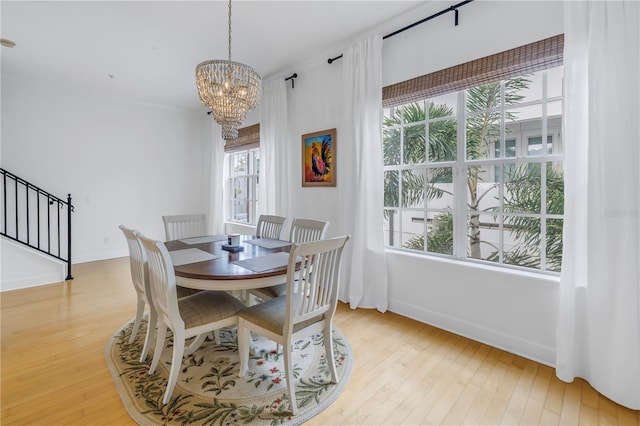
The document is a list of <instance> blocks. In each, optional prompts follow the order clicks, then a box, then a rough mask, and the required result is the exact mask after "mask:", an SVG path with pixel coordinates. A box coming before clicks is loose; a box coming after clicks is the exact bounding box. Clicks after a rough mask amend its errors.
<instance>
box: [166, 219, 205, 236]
mask: <svg viewBox="0 0 640 426" xmlns="http://www.w3.org/2000/svg"><path fill="white" fill-rule="evenodd" d="M162 221H163V223H164V233H165V238H166V240H167V241H171V240H178V239H180V238H190V237H201V236H203V235H206V233H207V219H206V216H205V215H204V214H181V215H172V216H162Z"/></svg>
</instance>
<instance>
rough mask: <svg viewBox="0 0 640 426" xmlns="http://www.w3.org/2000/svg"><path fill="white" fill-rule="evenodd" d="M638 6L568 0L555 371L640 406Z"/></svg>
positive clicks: (565, 377) (607, 395) (631, 406)
mask: <svg viewBox="0 0 640 426" xmlns="http://www.w3.org/2000/svg"><path fill="white" fill-rule="evenodd" d="M639 5H640V3H638V2H636V1H595V2H584V1H575V2H574V1H568V2H565V10H564V16H565V18H564V19H565V53H564V67H565V114H564V123H565V124H564V134H565V222H564V257H563V266H562V275H561V280H560V305H559V312H558V329H557V335H556V336H557V354H556V369H557V370H556V374H557V375H558V377H559V378H560V379H562V380H564V381H568V382H570V381H572V380H573V379H574V378H575V377H582V378H584V379H585V380H587V381H588V382H589V383H590V384H591V385H592V386H593V387H594V388H596V389H597V390H598V391H599V392H601V393H602V394H603V395H605V396H606V397H608V398H610V399H612V400H614V401H616V402H617V403H619V404H622V405H624V406H627V407H629V408H632V409H640V266H639V265H640V248H639V247H640V243H639V241H640V172H639V170H640V125H639V123H640V110H639V108H638V98H639V97H640V87H639V84H638V81H639V79H640V77H639V75H640V74H639V69H638V68H639V67H638V64H639V63H640V55H639V49H640V47H639V43H638V38H639V34H638V27H639V26H640V22H639V14H640V12H639Z"/></svg>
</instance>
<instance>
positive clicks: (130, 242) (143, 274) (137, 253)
mask: <svg viewBox="0 0 640 426" xmlns="http://www.w3.org/2000/svg"><path fill="white" fill-rule="evenodd" d="M119 228H120V230H121V231H122V233H123V234H124V237H125V239H126V240H127V246H128V247H129V266H130V268H131V281H133V285H134V287H135V289H136V291H137V292H138V293H140V294H143V295H145V298H146V296H147V295H148V294H149V288H148V286H149V280H148V276H147V275H148V270H147V256H146V253H145V252H144V248H143V247H142V245H141V244H140V242H139V241H138V238H137V237H136V235H135V232H136V231H135V230H133V229H130V228H127V227H126V226H124V225H120V226H119Z"/></svg>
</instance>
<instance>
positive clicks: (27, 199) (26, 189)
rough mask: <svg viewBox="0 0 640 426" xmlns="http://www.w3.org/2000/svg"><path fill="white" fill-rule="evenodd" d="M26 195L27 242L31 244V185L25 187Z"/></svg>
mask: <svg viewBox="0 0 640 426" xmlns="http://www.w3.org/2000/svg"><path fill="white" fill-rule="evenodd" d="M24 196H25V200H26V203H27V243H29V244H30V243H31V240H30V239H29V235H30V233H29V228H30V226H29V185H27V186H26V187H25V190H24Z"/></svg>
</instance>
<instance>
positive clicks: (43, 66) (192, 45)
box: [0, 0, 425, 109]
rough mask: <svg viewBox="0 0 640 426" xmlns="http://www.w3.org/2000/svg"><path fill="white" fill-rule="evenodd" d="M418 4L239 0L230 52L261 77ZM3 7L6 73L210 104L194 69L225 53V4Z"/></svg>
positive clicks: (166, 101)
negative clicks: (10, 44)
mask: <svg viewBox="0 0 640 426" xmlns="http://www.w3.org/2000/svg"><path fill="white" fill-rule="evenodd" d="M421 3H422V4H424V3H425V2H424V1H422V2H420V1H397V0H392V1H365V0H360V1H266V0H262V1H248V0H234V2H233V4H232V59H233V60H236V61H239V62H244V63H246V64H248V65H251V66H252V67H253V68H255V69H256V71H258V72H259V73H260V74H262V76H263V77H269V76H272V75H274V74H277V73H284V72H289V71H291V72H293V71H295V70H294V69H293V68H291V67H292V65H294V64H298V63H301V62H304V61H306V60H308V59H310V58H312V57H314V56H317V55H318V54H321V53H324V52H330V51H331V49H332V48H336V46H340V45H341V44H344V43H345V41H349V40H351V39H353V38H354V37H356V36H358V35H360V34H362V33H366V32H367V30H369V29H370V28H372V27H375V26H376V25H378V24H380V23H381V22H384V21H385V20H387V19H390V18H392V17H394V16H397V15H400V14H402V13H404V12H406V11H408V10H410V9H412V8H415V7H417V6H418V5H420V4H421ZM0 8H1V9H0V11H1V27H0V29H1V37H2V38H5V39H10V40H12V41H14V42H15V43H16V46H15V47H14V48H7V47H2V48H1V53H2V58H1V59H2V62H1V63H0V65H1V67H2V73H3V74H19V75H21V76H28V77H30V78H33V79H34V80H35V81H38V80H44V81H53V82H61V83H63V84H69V83H73V84H79V85H83V86H86V87H91V88H94V89H96V90H100V91H108V92H109V93H111V94H114V95H117V96H127V97H130V98H134V99H138V100H142V101H146V102H152V103H157V104H161V105H167V106H174V107H179V108H188V109H204V106H202V105H201V103H200V100H199V99H198V95H197V92H196V88H195V81H194V74H195V67H196V65H197V64H198V63H200V62H202V61H204V60H209V59H226V58H227V2H226V1H219V0H215V1H25V0H23V1H7V0H2V1H1V3H0ZM335 53H336V54H340V52H335Z"/></svg>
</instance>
